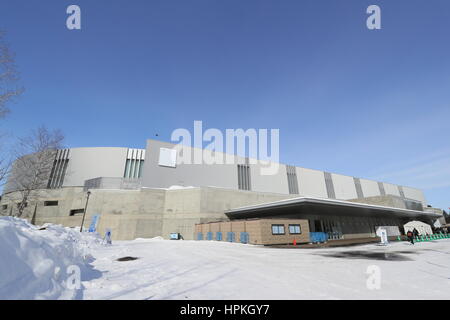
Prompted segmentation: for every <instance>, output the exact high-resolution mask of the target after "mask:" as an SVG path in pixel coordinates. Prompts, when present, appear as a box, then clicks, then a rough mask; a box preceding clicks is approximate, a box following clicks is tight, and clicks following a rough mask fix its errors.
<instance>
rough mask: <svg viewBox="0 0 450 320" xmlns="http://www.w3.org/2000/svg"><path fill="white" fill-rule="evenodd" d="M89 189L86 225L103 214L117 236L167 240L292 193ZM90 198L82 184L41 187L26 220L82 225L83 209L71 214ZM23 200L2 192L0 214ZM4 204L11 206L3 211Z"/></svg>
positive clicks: (191, 235)
mask: <svg viewBox="0 0 450 320" xmlns="http://www.w3.org/2000/svg"><path fill="white" fill-rule="evenodd" d="M90 191H91V195H90V197H89V203H88V207H87V212H86V218H85V222H84V228H89V225H90V223H91V220H92V217H93V216H94V215H95V214H100V220H99V224H98V229H97V230H98V231H99V232H100V233H101V234H104V233H105V231H106V229H107V228H109V229H111V231H112V238H113V240H130V239H135V238H151V237H156V236H162V237H164V238H169V235H170V233H173V232H177V233H180V234H181V235H182V236H183V237H184V239H186V240H189V239H194V233H195V230H194V226H195V224H196V223H203V222H208V221H217V220H222V221H227V220H228V218H227V217H226V216H225V214H224V212H225V211H226V210H228V209H231V208H235V207H239V206H245V205H252V204H260V203H266V202H271V201H276V200H282V199H286V198H288V197H292V196H289V195H277V194H271V193H258V192H250V191H238V190H230V189H220V188H187V189H179V190H166V189H150V188H142V189H140V190H105V189H92V190H90ZM86 199H87V194H86V192H85V191H84V190H83V188H81V187H72V188H60V189H44V190H39V191H38V192H36V193H34V194H33V195H32V197H31V198H30V199H29V203H28V206H27V208H26V209H25V212H24V214H23V216H22V218H26V219H28V220H30V221H31V220H33V221H34V222H35V223H36V224H38V225H41V224H44V223H47V222H48V223H57V224H62V225H64V226H68V227H78V228H79V227H80V225H81V221H82V216H83V213H82V212H81V213H77V214H76V215H75V216H70V212H71V210H80V209H81V210H83V209H84V207H85V205H86ZM19 200H20V194H19V193H17V192H13V193H9V194H6V195H4V197H3V198H2V201H1V203H0V205H1V207H0V214H1V215H16V214H17V206H16V203H17V202H18V201H19ZM45 201H58V204H57V205H56V206H45V205H44V204H45ZM3 205H7V206H8V207H7V208H6V209H5V210H2V206H3ZM35 208H36V215H34V211H35ZM11 209H12V210H11ZM33 216H34V218H33Z"/></svg>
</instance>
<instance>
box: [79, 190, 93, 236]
mask: <svg viewBox="0 0 450 320" xmlns="http://www.w3.org/2000/svg"><path fill="white" fill-rule="evenodd" d="M90 195H91V192H90V191H89V190H88V192H87V199H86V205H85V206H84V212H83V220H82V221H81V228H80V232H83V225H84V218H85V217H86V210H87V206H88V202H89V196H90Z"/></svg>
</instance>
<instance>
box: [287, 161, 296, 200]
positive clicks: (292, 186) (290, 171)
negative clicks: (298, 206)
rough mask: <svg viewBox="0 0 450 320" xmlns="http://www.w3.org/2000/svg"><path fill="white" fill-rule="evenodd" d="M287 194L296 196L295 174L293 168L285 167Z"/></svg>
mask: <svg viewBox="0 0 450 320" xmlns="http://www.w3.org/2000/svg"><path fill="white" fill-rule="evenodd" d="M286 173H287V180H288V187H289V194H298V180H297V172H296V169H295V167H294V166H286Z"/></svg>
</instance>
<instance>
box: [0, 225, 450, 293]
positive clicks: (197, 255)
mask: <svg viewBox="0 0 450 320" xmlns="http://www.w3.org/2000/svg"><path fill="white" fill-rule="evenodd" d="M0 221H1V220H0ZM0 226H1V225H0ZM52 228H56V229H58V230H59V231H58V232H59V237H60V238H61V239H62V240H61V239H60V240H58V237H56V238H55V237H54V236H53V235H52V236H44V238H43V239H44V240H43V242H41V244H42V247H46V246H47V245H49V246H51V247H52V248H59V247H60V245H61V243H64V242H66V240H67V236H62V233H64V232H63V231H61V230H65V232H67V233H69V234H72V232H73V230H70V229H67V228H62V227H52ZM30 232H31V231H30ZM36 232H41V234H42V235H45V233H43V231H36V230H35V231H33V232H32V233H33V234H34V236H36V235H35V233H36ZM48 232H49V233H50V231H48ZM1 233H2V230H1V229H0V234H1ZM64 239H66V240H64ZM48 241H50V242H53V241H59V242H60V244H59V245H58V244H57V243H54V244H49V243H47V242H48ZM71 241H72V242H73V243H76V244H77V245H75V247H79V248H78V249H77V250H74V252H75V253H76V254H69V255H67V256H64V259H63V260H64V262H59V261H58V256H57V255H56V256H53V257H52V258H50V260H51V259H54V263H55V265H56V264H57V265H62V267H64V266H65V265H67V264H69V263H71V262H70V261H69V260H70V259H69V258H73V259H74V262H76V263H78V264H80V265H82V266H83V270H82V286H81V289H80V290H78V291H77V292H76V294H75V295H74V294H73V292H71V294H67V292H66V293H65V294H60V295H59V298H63V299H67V298H76V299H450V239H445V240H436V241H433V242H425V243H417V244H416V245H414V246H412V245H410V244H408V243H406V242H393V243H391V244H390V245H389V246H388V247H381V246H377V245H375V244H368V245H361V246H354V247H344V248H324V249H288V248H286V249H279V248H268V247H262V246H253V245H244V244H239V243H226V242H215V241H170V240H162V239H159V238H155V239H137V240H134V241H114V242H113V245H111V246H104V245H101V244H98V239H97V240H96V238H94V237H91V238H90V239H89V235H86V234H83V235H82V236H79V238H76V239H75V240H73V239H72V240H71ZM5 245H7V244H5V242H4V241H2V242H1V243H0V253H1V254H2V261H1V264H2V265H3V264H4V262H3V261H4V260H3V257H4V256H3V253H4V251H5V248H4V247H5ZM66 245H67V244H66ZM61 248H65V246H63V247H61ZM69 248H70V247H69ZM31 249H32V250H37V248H35V247H31ZM81 249H82V250H81ZM70 250H72V249H70ZM80 250H81V251H83V252H82V253H80V252H81V251H80ZM86 252H89V254H90V255H92V257H93V258H92V259H86V258H83V256H84V257H86ZM89 254H88V255H87V256H89ZM30 255H31V254H28V255H25V258H26V256H30ZM124 257H133V258H137V259H136V260H128V261H118V260H117V259H120V258H124ZM25 258H24V260H26V259H25ZM29 261H31V262H27V263H28V264H27V265H28V268H29V269H31V270H33V272H35V271H34V270H35V269H38V270H39V269H40V268H41V267H38V266H37V265H35V264H36V263H38V261H39V259H37V260H36V259H34V260H33V259H31V260H29ZM18 263H19V264H20V263H23V264H25V262H20V261H19V262H18ZM72 263H73V262H72ZM11 268H12V267H11V266H10V269H8V268H4V267H1V266H0V271H1V273H0V298H3V299H4V298H5V296H4V295H2V292H3V293H4V292H9V293H12V294H13V296H15V297H24V296H26V297H30V290H28V289H27V290H26V292H28V294H27V295H24V294H21V292H22V291H23V290H24V289H23V288H24V287H26V286H27V281H28V280H29V279H30V277H31V276H30V275H28V274H27V271H28V272H29V271H30V270H29V269H27V268H25V269H24V270H23V271H21V272H20V273H16V272H15V271H14V270H11ZM47 268H48V269H49V270H50V269H51V267H50V266H47ZM373 270H375V271H379V275H380V277H379V280H380V282H379V285H380V286H379V289H377V286H376V285H375V287H374V286H373V284H374V283H375V284H376V283H377V279H378V278H376V275H377V273H376V272H375V273H374V274H368V271H373ZM83 273H85V274H83ZM10 274H12V275H14V276H13V277H12V276H10ZM19 276H20V277H19ZM31 278H33V277H31ZM5 279H7V280H8V281H9V282H8V281H6V282H7V283H9V287H8V290H4V289H3V288H2V286H3V285H4V283H5ZM33 279H34V278H33ZM49 279H52V277H51V276H50V272H49V273H48V277H47V278H45V277H44V280H43V282H42V283H44V284H45V283H46V282H45V281H47V282H48V281H49ZM60 283H61V282H60ZM367 283H369V287H368V285H367ZM370 284H372V286H371V285H370ZM61 287H64V286H63V285H61ZM371 288H372V289H371ZM41 289H42V286H41ZM58 292H60V293H61V292H62V293H64V290H60V291H58ZM69 293H70V292H69ZM36 297H37V298H58V295H57V294H56V295H55V294H54V295H49V294H46V295H42V294H41V295H39V296H36Z"/></svg>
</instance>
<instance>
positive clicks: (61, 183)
mask: <svg viewBox="0 0 450 320" xmlns="http://www.w3.org/2000/svg"><path fill="white" fill-rule="evenodd" d="M68 164H69V159H66V160H64V165H63V171H62V176H61V180H60V181H59V188H61V187H62V185H63V183H64V178H65V177H66V171H67V165H68Z"/></svg>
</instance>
